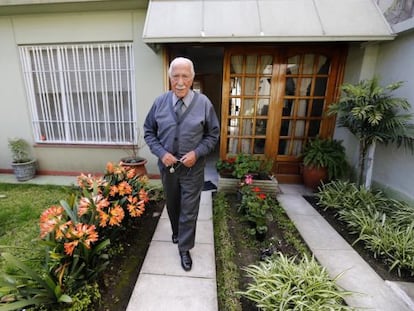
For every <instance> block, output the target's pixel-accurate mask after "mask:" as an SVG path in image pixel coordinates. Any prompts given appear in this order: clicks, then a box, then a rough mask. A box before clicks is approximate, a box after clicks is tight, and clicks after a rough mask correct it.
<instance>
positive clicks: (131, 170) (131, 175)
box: [126, 168, 136, 179]
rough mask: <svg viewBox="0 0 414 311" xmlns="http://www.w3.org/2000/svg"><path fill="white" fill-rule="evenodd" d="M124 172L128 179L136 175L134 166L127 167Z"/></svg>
mask: <svg viewBox="0 0 414 311" xmlns="http://www.w3.org/2000/svg"><path fill="white" fill-rule="evenodd" d="M126 173H127V175H126V176H127V178H128V179H132V178H134V177H135V175H136V172H135V168H131V169H128V170H127V172H126Z"/></svg>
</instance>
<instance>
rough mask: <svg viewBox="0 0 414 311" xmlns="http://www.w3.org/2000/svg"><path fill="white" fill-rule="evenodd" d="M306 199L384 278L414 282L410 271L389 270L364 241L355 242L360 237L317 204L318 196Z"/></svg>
mask: <svg viewBox="0 0 414 311" xmlns="http://www.w3.org/2000/svg"><path fill="white" fill-rule="evenodd" d="M304 199H305V200H306V201H308V202H309V204H311V205H312V206H313V207H314V208H315V210H316V211H318V212H319V214H320V215H321V216H322V217H323V218H324V219H325V220H326V221H327V222H328V223H329V224H330V225H331V226H332V227H333V228H334V229H335V230H336V231H337V232H338V233H339V234H340V235H341V236H342V237H343V238H344V239H345V240H346V241H347V242H348V244H350V245H351V246H352V247H353V249H354V250H355V251H356V252H357V253H358V254H359V255H360V256H361V257H362V258H363V259H364V260H365V261H366V262H367V263H368V264H369V265H370V266H371V268H372V269H374V271H375V272H376V273H377V274H378V275H379V276H380V277H381V278H382V279H383V280H388V281H401V282H414V277H413V276H410V275H409V274H408V273H402V274H401V276H399V275H398V273H397V271H396V270H393V271H389V269H388V267H387V266H386V265H385V263H383V262H382V261H381V260H379V259H377V258H375V257H374V256H373V255H372V253H370V252H369V251H367V250H366V249H365V248H364V244H363V242H358V243H355V244H353V243H354V241H355V240H356V239H357V238H358V237H357V236H356V235H355V234H350V233H349V232H348V231H347V229H346V226H345V224H343V223H342V222H340V221H339V220H338V219H337V218H336V217H335V211H333V210H330V209H327V210H324V209H323V208H321V207H320V206H319V205H317V200H318V199H317V197H316V196H304Z"/></svg>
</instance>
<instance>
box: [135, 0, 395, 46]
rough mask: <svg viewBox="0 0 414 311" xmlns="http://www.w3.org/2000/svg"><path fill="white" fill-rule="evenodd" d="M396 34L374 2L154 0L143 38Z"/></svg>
mask: <svg viewBox="0 0 414 311" xmlns="http://www.w3.org/2000/svg"><path fill="white" fill-rule="evenodd" d="M394 37H395V35H394V34H393V31H392V29H391V27H390V26H389V24H388V22H387V21H386V20H385V18H384V16H383V14H382V12H381V11H380V9H379V7H378V6H377V5H376V3H375V1H374V0H341V1H333V0H150V2H149V5H148V9H147V16H146V20H145V26H144V31H143V40H144V42H146V43H173V42H317V41H318V42H320V41H330V42H332V41H335V42H337V41H382V40H392V39H393V38H394Z"/></svg>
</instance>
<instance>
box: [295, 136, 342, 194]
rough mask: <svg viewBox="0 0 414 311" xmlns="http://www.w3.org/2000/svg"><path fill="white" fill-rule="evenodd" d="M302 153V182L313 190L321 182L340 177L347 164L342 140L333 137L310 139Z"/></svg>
mask: <svg viewBox="0 0 414 311" xmlns="http://www.w3.org/2000/svg"><path fill="white" fill-rule="evenodd" d="M302 155H303V182H304V184H305V186H307V187H309V188H311V189H313V190H316V189H317V188H318V186H319V185H320V184H321V183H323V182H327V181H328V180H331V179H334V178H339V177H341V176H342V175H343V174H344V172H345V170H346V168H347V166H348V165H347V162H346V154H345V148H344V146H343V145H342V141H339V140H335V139H330V138H319V137H316V138H314V139H311V140H309V142H308V143H307V144H306V146H305V148H304V150H303V153H302Z"/></svg>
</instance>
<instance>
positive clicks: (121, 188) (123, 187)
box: [118, 181, 132, 195]
mask: <svg viewBox="0 0 414 311" xmlns="http://www.w3.org/2000/svg"><path fill="white" fill-rule="evenodd" d="M118 193H119V195H126V194H131V193H132V187H131V185H130V184H128V182H126V181H123V182H121V183H120V184H119V185H118Z"/></svg>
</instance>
